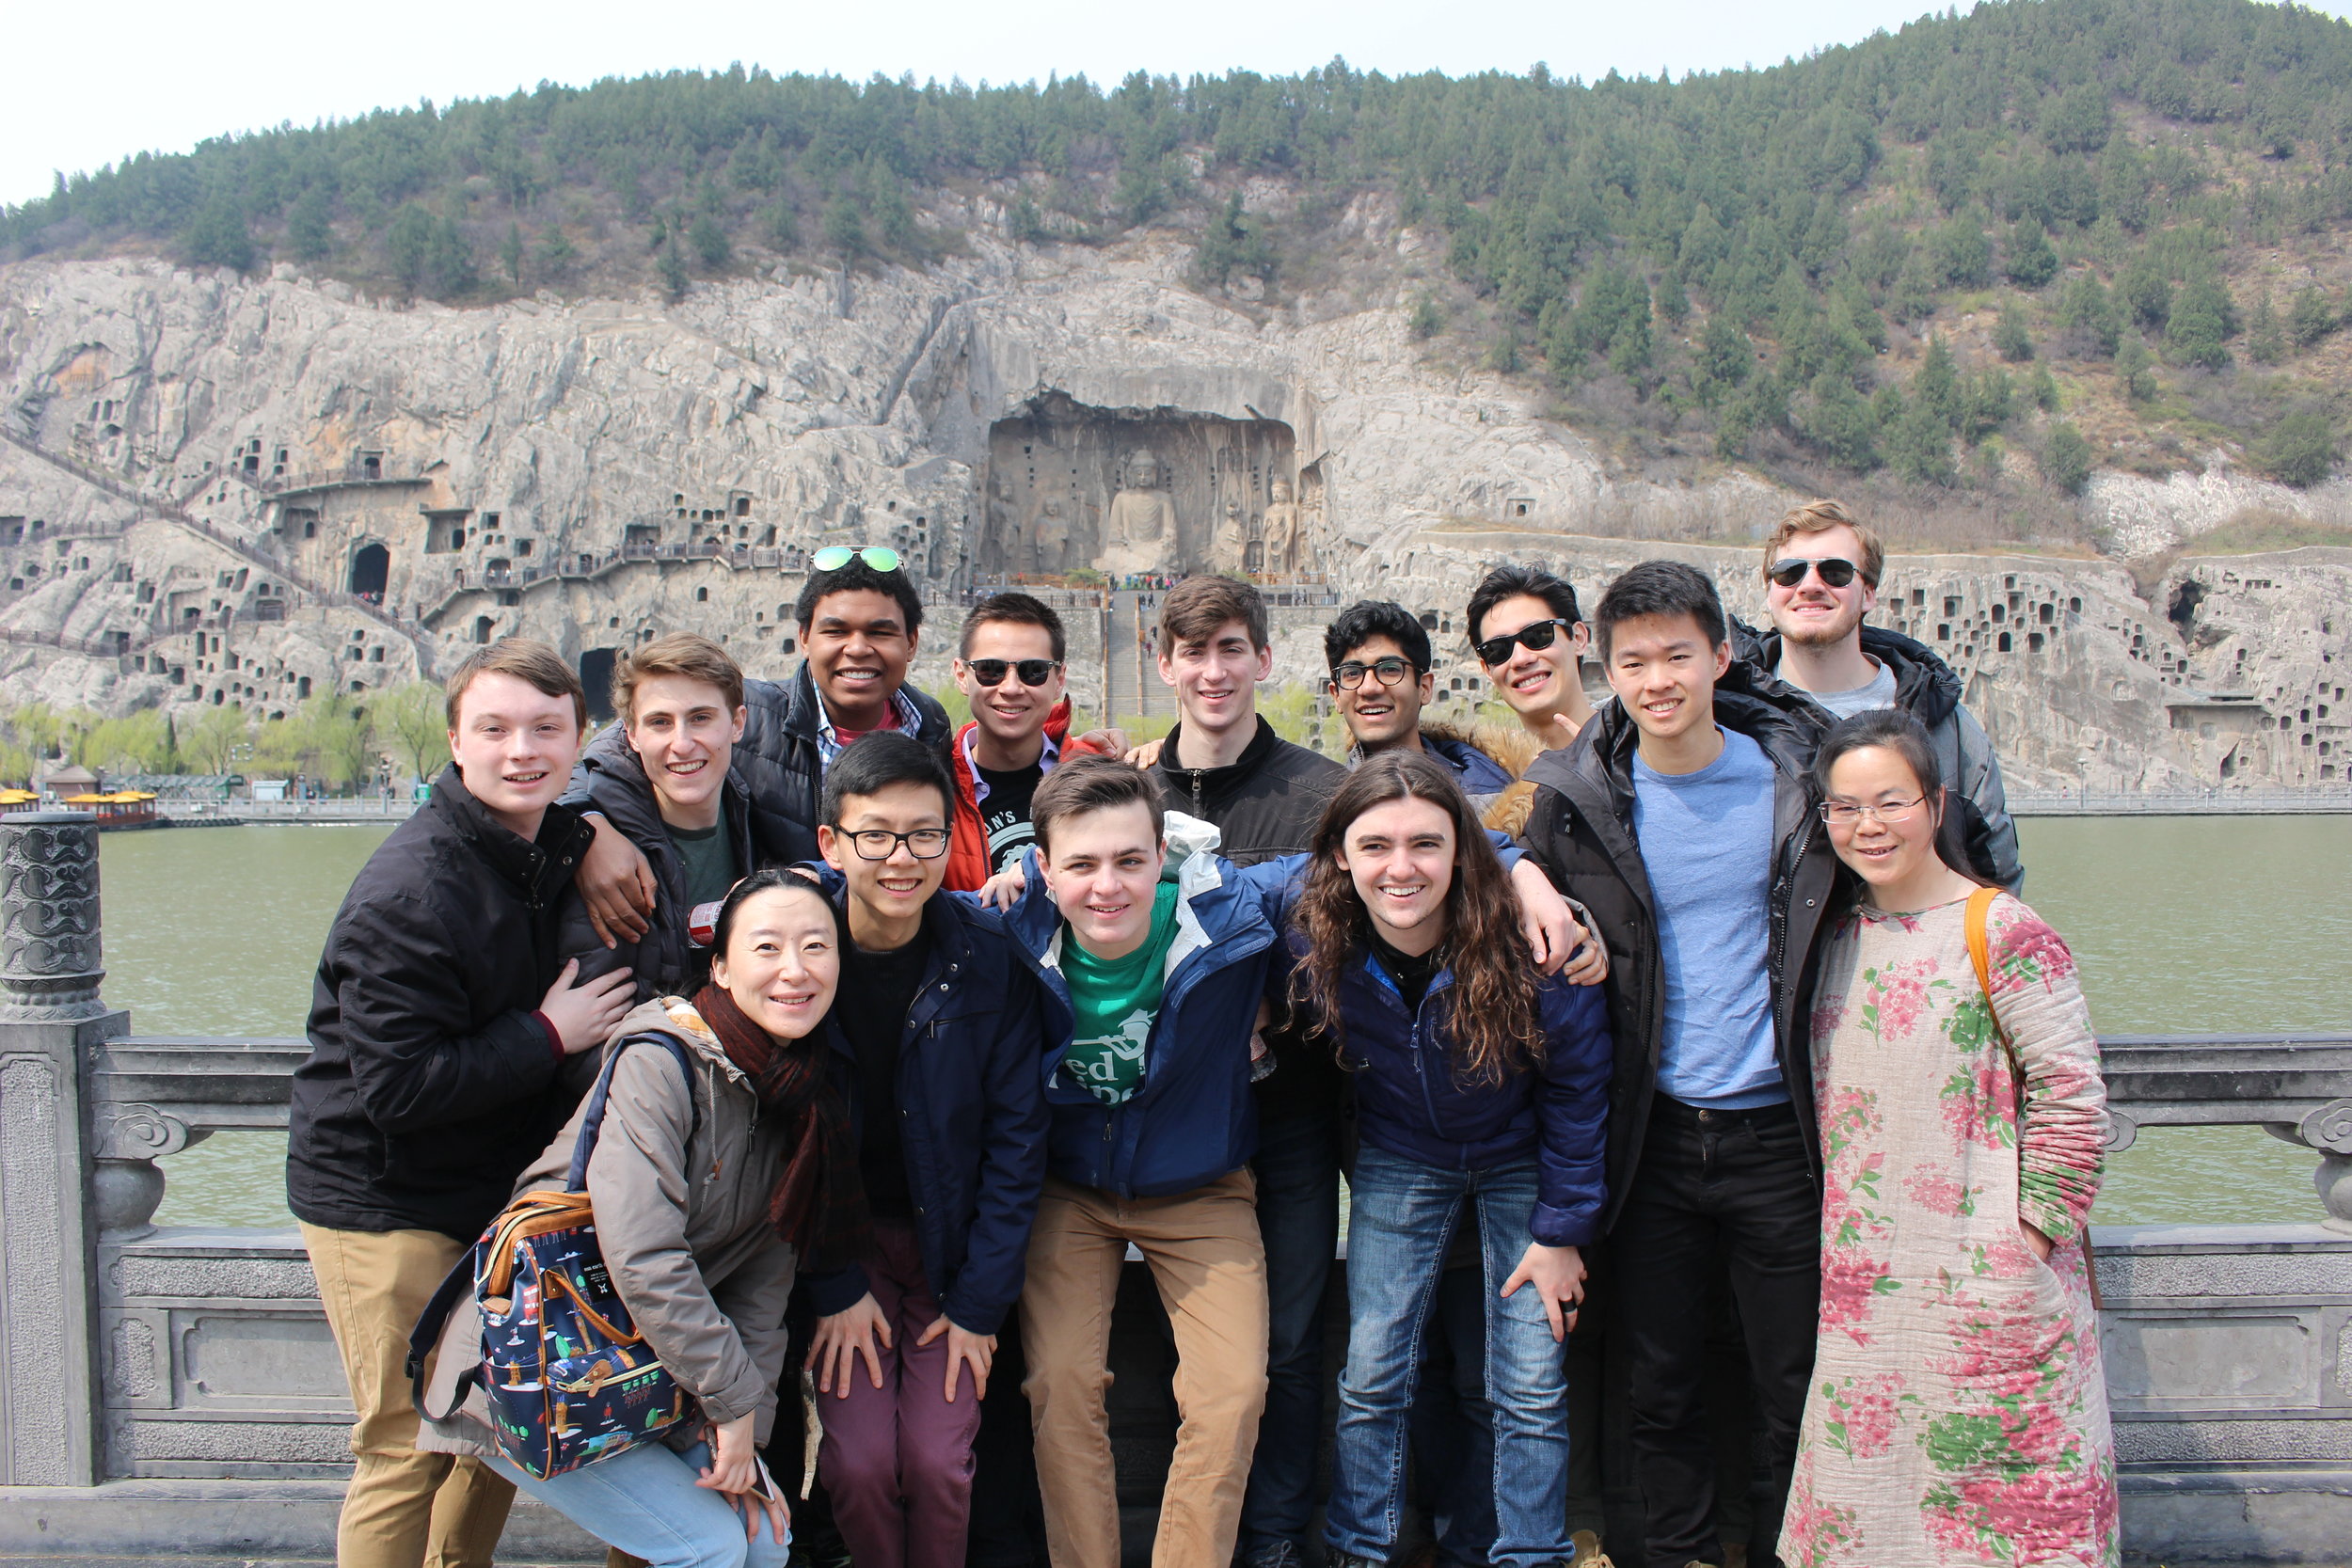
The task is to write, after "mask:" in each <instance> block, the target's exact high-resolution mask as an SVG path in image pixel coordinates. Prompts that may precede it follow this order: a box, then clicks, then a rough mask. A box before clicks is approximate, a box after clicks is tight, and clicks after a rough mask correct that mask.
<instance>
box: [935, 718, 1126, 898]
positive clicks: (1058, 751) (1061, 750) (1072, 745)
mask: <svg viewBox="0 0 2352 1568" xmlns="http://www.w3.org/2000/svg"><path fill="white" fill-rule="evenodd" d="M979 727H980V726H979V725H978V724H977V723H971V722H967V723H966V724H965V725H964V726H963V728H961V729H960V730H958V731H957V732H956V737H955V739H954V740H953V741H951V742H950V743H949V744H948V747H947V765H948V768H950V769H951V770H952V771H953V773H954V775H955V781H956V823H955V837H954V839H953V840H952V841H950V843H949V845H948V847H947V877H946V881H944V882H943V883H941V884H940V885H941V886H943V887H944V888H946V890H947V891H948V892H950V893H975V892H977V891H978V890H979V888H980V886H981V884H983V883H985V882H986V881H987V880H988V878H989V869H988V865H989V854H988V834H987V833H986V832H983V831H982V829H981V827H980V781H979V778H978V775H977V773H976V772H975V771H974V770H973V763H972V733H973V732H974V731H975V730H977V729H978V728H979ZM1096 754H1097V751H1096V748H1094V747H1092V746H1089V745H1088V744H1087V743H1086V742H1085V741H1083V740H1075V741H1073V740H1072V739H1071V738H1070V699H1069V698H1067V697H1065V698H1063V699H1062V700H1061V701H1060V702H1058V703H1056V704H1055V705H1054V706H1053V710H1052V711H1051V712H1049V713H1047V714H1046V716H1045V755H1044V757H1043V759H1042V760H1043V761H1044V763H1045V768H1046V771H1048V772H1051V771H1052V770H1053V767H1054V764H1055V763H1056V762H1057V761H1059V760H1060V759H1061V758H1062V757H1065V756H1092V755H1096Z"/></svg>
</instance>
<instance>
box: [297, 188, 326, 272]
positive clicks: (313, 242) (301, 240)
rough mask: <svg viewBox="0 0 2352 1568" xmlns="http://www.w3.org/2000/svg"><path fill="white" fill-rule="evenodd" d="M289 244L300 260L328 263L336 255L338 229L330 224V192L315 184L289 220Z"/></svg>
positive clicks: (300, 201) (298, 201)
mask: <svg viewBox="0 0 2352 1568" xmlns="http://www.w3.org/2000/svg"><path fill="white" fill-rule="evenodd" d="M286 245H287V248H288V249H290V250H292V251H293V252H294V260H295V261H326V259H327V258H328V257H329V256H332V255H333V254H334V253H335V230H334V227H333V226H332V225H331V224H330V223H329V222H328V221H327V204H326V192H325V191H323V190H321V189H320V188H319V187H318V186H316V185H312V186H310V187H309V188H308V189H307V190H305V191H304V192H303V193H302V196H301V198H300V199H298V200H296V201H295V202H294V211H293V212H292V213H290V214H287V217H286Z"/></svg>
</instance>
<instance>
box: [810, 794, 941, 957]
mask: <svg viewBox="0 0 2352 1568" xmlns="http://www.w3.org/2000/svg"><path fill="white" fill-rule="evenodd" d="M946 826H947V802H946V801H945V800H941V799H940V798H939V791H938V790H937V789H935V788H933V787H932V786H931V785H930V784H885V785H883V786H882V788H880V789H878V790H876V791H875V792H874V793H873V794H871V795H851V796H848V797H846V798H845V799H844V800H842V802H841V821H840V824H839V826H837V827H836V826H834V824H831V823H827V824H825V825H824V826H822V827H820V828H818V830H817V847H818V850H819V851H820V852H821V853H822V854H823V855H824V857H825V863H826V864H828V865H830V866H832V867H833V868H834V870H835V871H838V872H840V873H841V875H842V877H843V878H844V879H847V880H848V882H849V884H850V935H851V936H853V937H855V938H856V939H857V940H858V942H859V943H860V945H865V946H882V947H885V948H888V947H895V946H897V945H898V942H893V941H889V940H888V938H889V937H891V936H898V937H900V940H904V938H903V935H902V933H911V930H912V923H913V922H914V921H916V920H918V919H920V918H921V916H922V913H923V906H924V905H925V904H926V903H929V902H930V896H931V895H932V894H934V893H937V892H938V891H939V884H940V882H941V881H942V880H943V879H945V878H946V875H947V857H946V855H944V854H941V855H935V856H933V857H932V858H930V860H924V859H921V858H919V857H917V856H916V854H915V853H914V850H913V849H912V848H910V847H908V846H907V845H905V844H904V843H899V844H894V845H892V846H891V847H890V855H889V858H888V859H886V860H879V861H869V860H867V859H866V857H865V856H864V855H861V854H859V853H858V849H857V846H856V845H855V844H853V843H852V842H850V838H849V836H848V835H849V834H851V833H859V832H892V833H912V832H919V831H921V830H924V829H930V830H932V831H934V832H936V831H939V830H942V829H945V828H946ZM868 933H872V934H873V935H875V936H879V937H882V939H883V940H882V941H880V942H875V941H871V940H869V936H868Z"/></svg>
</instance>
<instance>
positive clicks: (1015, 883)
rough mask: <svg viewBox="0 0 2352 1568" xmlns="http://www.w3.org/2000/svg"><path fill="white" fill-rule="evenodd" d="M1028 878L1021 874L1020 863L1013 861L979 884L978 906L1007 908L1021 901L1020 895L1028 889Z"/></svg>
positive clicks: (998, 908)
mask: <svg viewBox="0 0 2352 1568" xmlns="http://www.w3.org/2000/svg"><path fill="white" fill-rule="evenodd" d="M1028 886H1029V879H1028V878H1026V877H1025V876H1023V875H1022V874H1021V863H1020V862H1019V861H1015V862H1013V863H1011V864H1010V865H1009V866H1007V867H1005V868H1004V869H1003V870H1002V871H999V872H998V873H996V875H995V876H993V877H991V878H990V879H988V880H987V881H985V882H982V883H981V884H980V892H979V900H980V907H981V908H982V909H986V910H1009V909H1010V908H1012V907H1013V906H1014V905H1015V904H1018V903H1019V902H1021V895H1022V894H1023V893H1025V892H1026V891H1027V890H1028Z"/></svg>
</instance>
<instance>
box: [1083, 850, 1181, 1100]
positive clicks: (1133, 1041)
mask: <svg viewBox="0 0 2352 1568" xmlns="http://www.w3.org/2000/svg"><path fill="white" fill-rule="evenodd" d="M1175 941H1176V884H1175V883H1174V882H1162V883H1161V884H1160V885H1159V891H1158V893H1157V894H1155V895H1153V897H1152V925H1151V934H1150V935H1149V936H1147V937H1145V938H1144V942H1143V945H1142V946H1140V947H1138V948H1136V950H1135V951H1134V952H1132V953H1130V954H1128V955H1127V956H1126V957H1125V958H1097V957H1095V956H1094V955H1093V954H1092V953H1089V952H1088V951H1087V947H1086V943H1085V942H1083V941H1078V942H1069V943H1066V944H1065V945H1064V946H1063V948H1062V958H1061V970H1062V977H1063V978H1064V979H1065V980H1067V981H1068V982H1069V984H1070V1008H1071V1012H1072V1013H1073V1015H1074V1017H1075V1022H1074V1023H1073V1026H1072V1028H1071V1032H1070V1048H1069V1049H1068V1050H1067V1051H1065V1052H1063V1053H1062V1070H1063V1071H1064V1072H1066V1073H1068V1074H1069V1075H1070V1077H1071V1079H1072V1080H1073V1082H1075V1083H1078V1084H1081V1085H1085V1087H1086V1088H1087V1090H1088V1091H1089V1093H1091V1094H1092V1095H1093V1096H1094V1098H1095V1099H1097V1100H1100V1101H1102V1102H1103V1103H1104V1104H1105V1105H1123V1104H1125V1103H1126V1101H1127V1099H1128V1097H1129V1096H1130V1095H1133V1094H1134V1093H1135V1092H1136V1084H1137V1083H1138V1082H1139V1081H1140V1080H1141V1079H1142V1077H1143V1049H1144V1046H1145V1045H1146V1044H1147V1043H1149V1041H1150V1040H1151V1038H1152V1024H1153V1023H1154V1022H1156V1021H1157V1020H1158V1018H1159V1016H1160V999H1161V996H1162V995H1163V994H1164V992H1165V989H1166V985H1167V975H1166V973H1165V971H1166V969H1167V966H1168V948H1169V947H1170V946H1172V945H1173V944H1174V942H1175Z"/></svg>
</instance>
